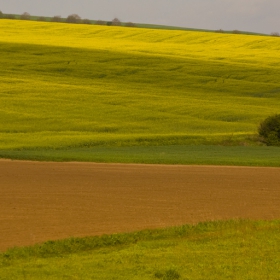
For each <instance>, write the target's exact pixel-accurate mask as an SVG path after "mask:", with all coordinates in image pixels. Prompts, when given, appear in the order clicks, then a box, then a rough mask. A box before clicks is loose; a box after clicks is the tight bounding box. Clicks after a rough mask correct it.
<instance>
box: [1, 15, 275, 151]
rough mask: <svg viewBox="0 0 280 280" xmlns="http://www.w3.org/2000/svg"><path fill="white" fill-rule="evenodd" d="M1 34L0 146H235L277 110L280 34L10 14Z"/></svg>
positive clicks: (250, 139)
mask: <svg viewBox="0 0 280 280" xmlns="http://www.w3.org/2000/svg"><path fill="white" fill-rule="evenodd" d="M0 35H1V36H0V38H1V39H0V42H1V43H0V53H1V56H0V63H1V65H2V67H1V80H0V87H1V91H0V103H1V108H0V119H1V123H0V150H13V149H30V148H31V149H34V148H37V149H41V148H42V149H44V148H52V149H53V148H62V149H64V148H71V147H76V148H77V147H91V146H96V145H118V146H120V145H121V146H125V145H150V144H151V143H155V142H156V143H157V145H164V144H167V145H169V144H170V143H171V144H190V143H192V144H197V143H200V144H205V143H207V144H209V143H212V144H217V143H222V142H223V141H224V140H225V139H228V138H230V139H231V140H232V141H233V143H237V144H240V143H241V144H244V143H250V142H254V138H252V136H253V135H255V134H256V131H257V126H258V124H259V122H260V121H261V120H263V119H264V118H265V117H267V116H268V115H271V114H274V113H277V112H279V104H280V82H279V81H280V52H279V50H280V40H279V38H273V37H264V36H246V35H229V34H214V33H203V32H187V31H167V30H152V29H133V28H121V27H106V26H85V25H70V24H56V23H39V22H28V21H17V20H14V21H9V20H1V21H0ZM234 141H235V142H234Z"/></svg>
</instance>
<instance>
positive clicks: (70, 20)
mask: <svg viewBox="0 0 280 280" xmlns="http://www.w3.org/2000/svg"><path fill="white" fill-rule="evenodd" d="M0 19H21V20H34V19H33V18H32V17H31V15H30V14H29V13H27V12H25V13H23V14H21V15H20V16H16V15H14V14H4V13H3V12H2V11H0ZM36 20H37V21H50V22H61V23H74V24H93V23H94V24H97V25H107V26H126V27H136V24H135V23H133V22H125V23H122V22H121V21H120V20H119V19H118V18H114V19H113V20H112V21H105V20H97V21H93V20H90V19H87V18H85V19H82V18H81V17H80V16H79V15H78V14H71V15H69V16H68V17H67V18H62V17H61V16H58V15H56V16H53V17H51V18H49V17H44V16H39V17H37V18H36Z"/></svg>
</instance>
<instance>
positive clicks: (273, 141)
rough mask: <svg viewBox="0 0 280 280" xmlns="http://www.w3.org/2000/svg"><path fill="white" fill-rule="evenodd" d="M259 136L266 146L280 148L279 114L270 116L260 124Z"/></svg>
mask: <svg viewBox="0 0 280 280" xmlns="http://www.w3.org/2000/svg"><path fill="white" fill-rule="evenodd" d="M259 135H260V137H261V138H262V141H263V142H264V143H266V144H267V145H268V146H280V114H276V115H273V116H270V117H268V118H266V119H265V120H264V121H263V122H261V124H260V126H259Z"/></svg>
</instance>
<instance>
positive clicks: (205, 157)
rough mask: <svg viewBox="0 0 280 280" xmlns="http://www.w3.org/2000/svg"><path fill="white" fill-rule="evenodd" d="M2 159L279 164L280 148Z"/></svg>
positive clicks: (79, 152) (8, 154)
mask: <svg viewBox="0 0 280 280" xmlns="http://www.w3.org/2000/svg"><path fill="white" fill-rule="evenodd" d="M0 158H11V159H21V160H39V161H89V162H108V163H110V162H111V163H112V162H114V163H154V164H207V165H208V164H209V165H240V166H242V165H243V166H275V167H280V148H279V147H241V146H232V147H225V146H205V145H199V146H146V147H143V146H135V147H91V148H72V149H57V150H51V149H49V150H48V149H38V150H8V151H0Z"/></svg>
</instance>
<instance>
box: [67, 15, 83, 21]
mask: <svg viewBox="0 0 280 280" xmlns="http://www.w3.org/2000/svg"><path fill="white" fill-rule="evenodd" d="M66 22H68V23H80V22H81V17H80V16H79V15H77V14H72V15H69V16H68V17H67V19H66Z"/></svg>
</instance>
